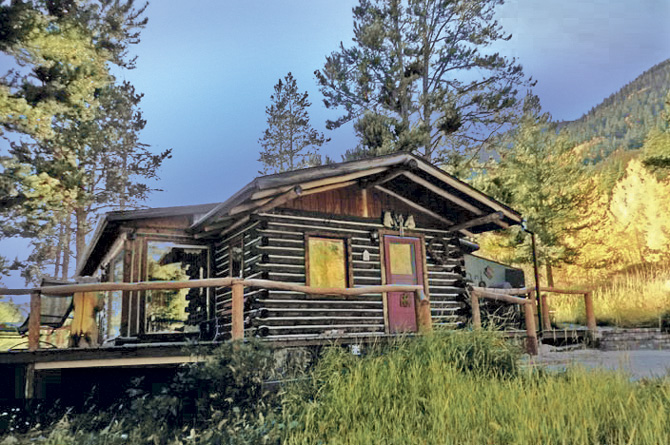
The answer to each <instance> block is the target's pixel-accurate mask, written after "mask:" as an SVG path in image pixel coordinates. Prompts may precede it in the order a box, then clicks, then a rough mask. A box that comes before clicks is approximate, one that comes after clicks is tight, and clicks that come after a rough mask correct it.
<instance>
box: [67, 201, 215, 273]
mask: <svg viewBox="0 0 670 445" xmlns="http://www.w3.org/2000/svg"><path fill="white" fill-rule="evenodd" d="M217 205H218V203H210V204H196V205H187V206H173V207H155V208H150V209H138V210H116V211H112V212H107V213H105V214H104V215H102V216H101V217H100V219H98V225H97V227H96V229H95V233H94V234H93V238H92V239H91V242H90V243H89V244H88V245H87V246H86V250H85V251H84V257H83V260H82V261H81V262H79V264H78V265H77V270H76V272H75V275H76V276H81V275H91V274H93V273H94V272H95V269H96V268H97V267H98V265H99V262H100V261H101V260H102V258H103V257H104V256H105V254H106V253H107V250H108V249H110V248H111V246H112V244H113V243H114V241H115V240H116V237H117V236H118V233H119V230H120V227H121V225H123V223H124V222H126V221H136V220H141V219H153V218H169V217H175V216H191V217H193V219H197V218H198V217H201V216H202V215H205V214H207V212H209V211H210V210H212V209H213V208H215V207H216V206H217Z"/></svg>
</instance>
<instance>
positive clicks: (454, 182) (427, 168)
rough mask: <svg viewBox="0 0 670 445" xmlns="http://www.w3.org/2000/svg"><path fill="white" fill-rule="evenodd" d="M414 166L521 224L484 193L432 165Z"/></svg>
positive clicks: (519, 219)
mask: <svg viewBox="0 0 670 445" xmlns="http://www.w3.org/2000/svg"><path fill="white" fill-rule="evenodd" d="M416 166H417V167H418V168H419V169H421V170H423V171H424V172H426V173H428V174H429V175H432V176H436V177H438V178H439V179H440V180H442V181H444V182H445V183H447V184H449V185H450V186H451V187H453V188H455V189H456V190H458V191H460V192H463V193H465V194H467V195H472V196H473V197H474V198H475V199H476V200H477V201H480V202H481V203H483V204H486V205H487V206H488V207H490V208H492V209H493V210H497V211H501V212H503V215H505V216H506V217H507V218H509V219H511V220H512V221H517V222H519V223H520V222H521V218H520V217H519V215H517V214H514V213H513V212H510V211H509V210H508V209H506V208H504V207H503V206H501V205H500V204H499V203H497V202H496V201H494V200H493V199H492V198H490V197H489V196H487V195H485V194H484V193H482V192H480V191H479V190H477V189H474V188H472V187H470V186H469V185H467V184H464V183H463V182H461V181H459V180H458V179H455V178H453V177H451V176H449V175H448V174H446V173H444V172H442V171H440V170H439V169H437V168H435V167H434V166H432V165H429V164H426V163H422V162H419V163H417V164H416Z"/></svg>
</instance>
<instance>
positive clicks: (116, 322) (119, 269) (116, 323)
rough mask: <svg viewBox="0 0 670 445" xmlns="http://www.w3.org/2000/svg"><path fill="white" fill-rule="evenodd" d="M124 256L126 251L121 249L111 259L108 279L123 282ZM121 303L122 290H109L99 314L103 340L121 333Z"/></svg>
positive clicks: (113, 281)
mask: <svg viewBox="0 0 670 445" xmlns="http://www.w3.org/2000/svg"><path fill="white" fill-rule="evenodd" d="M123 257H124V251H121V252H120V253H119V254H118V255H116V256H115V257H114V258H113V259H112V261H110V263H109V269H108V270H109V276H108V279H107V281H109V282H112V283H122V282H123ZM121 305H122V292H121V291H113V292H107V295H106V296H105V306H104V309H103V310H102V311H100V312H99V314H98V327H99V329H100V336H101V337H102V339H103V340H107V339H110V338H114V337H118V336H119V335H121Z"/></svg>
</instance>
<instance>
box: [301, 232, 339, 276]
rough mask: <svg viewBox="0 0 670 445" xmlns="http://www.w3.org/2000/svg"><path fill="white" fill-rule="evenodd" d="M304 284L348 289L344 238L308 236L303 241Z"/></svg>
mask: <svg viewBox="0 0 670 445" xmlns="http://www.w3.org/2000/svg"><path fill="white" fill-rule="evenodd" d="M305 257H306V258H305V260H306V261H305V262H306V281H307V282H306V284H307V285H308V286H312V287H319V288H326V287H333V288H344V287H349V261H348V258H349V249H348V242H347V240H346V239H345V238H331V237H324V236H314V235H309V236H307V238H306V240H305Z"/></svg>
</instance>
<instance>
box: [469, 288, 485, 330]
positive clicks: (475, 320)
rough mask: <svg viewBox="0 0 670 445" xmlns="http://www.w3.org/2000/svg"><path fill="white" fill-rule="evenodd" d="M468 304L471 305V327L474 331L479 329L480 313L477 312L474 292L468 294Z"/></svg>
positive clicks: (480, 322) (477, 300)
mask: <svg viewBox="0 0 670 445" xmlns="http://www.w3.org/2000/svg"><path fill="white" fill-rule="evenodd" d="M470 304H471V305H472V327H473V328H474V329H481V327H482V313H481V311H480V310H479V297H478V296H477V292H475V291H472V292H470Z"/></svg>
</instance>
